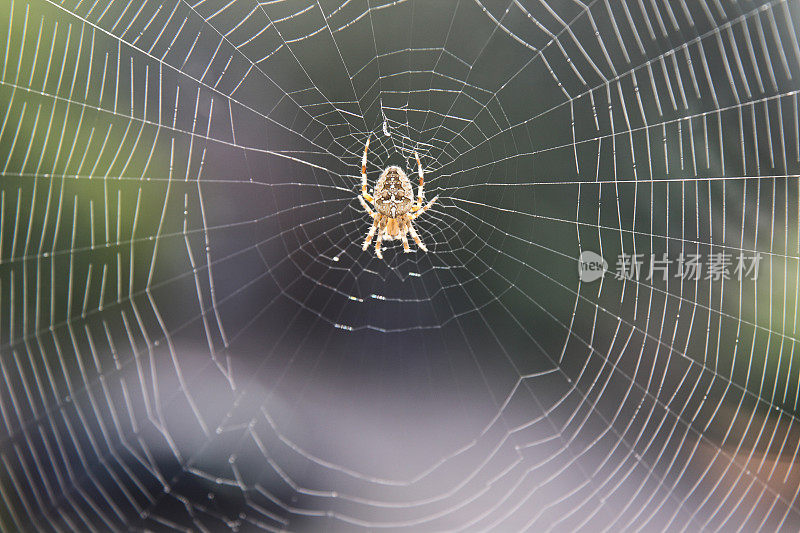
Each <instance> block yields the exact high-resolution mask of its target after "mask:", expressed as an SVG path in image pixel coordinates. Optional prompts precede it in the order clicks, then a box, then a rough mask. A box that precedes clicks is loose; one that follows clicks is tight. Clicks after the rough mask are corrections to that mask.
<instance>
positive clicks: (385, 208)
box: [375, 166, 414, 234]
mask: <svg viewBox="0 0 800 533" xmlns="http://www.w3.org/2000/svg"><path fill="white" fill-rule="evenodd" d="M413 203H414V190H413V188H412V187H411V182H409V181H408V177H407V176H406V173H405V172H403V170H402V169H401V168H399V167H394V166H391V167H387V168H386V170H384V171H383V173H382V174H381V177H380V178H378V182H377V183H376V184H375V207H376V208H377V209H378V211H379V212H380V213H381V214H383V215H386V216H387V217H391V218H394V217H398V216H400V215H404V214H405V213H408V212H409V211H411V206H412V205H413ZM387 234H391V233H389V232H388V231H387Z"/></svg>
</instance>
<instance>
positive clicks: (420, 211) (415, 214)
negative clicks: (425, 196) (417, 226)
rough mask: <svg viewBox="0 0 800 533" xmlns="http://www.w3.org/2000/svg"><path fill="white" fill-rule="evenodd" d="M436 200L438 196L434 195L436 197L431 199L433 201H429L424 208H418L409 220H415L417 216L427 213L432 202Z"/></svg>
mask: <svg viewBox="0 0 800 533" xmlns="http://www.w3.org/2000/svg"><path fill="white" fill-rule="evenodd" d="M438 199H439V195H436V196H434V197H433V200H431V201H430V202H428V204H427V205H426V206H425V207H420V208H419V209H417V210H416V211H415V212H414V214H412V215H411V220H414V219H415V218H417V217H418V216H420V215H421V214H422V213H424V212H425V211H427V210H428V209H430V208H431V206H433V204H434V202H436V200H438Z"/></svg>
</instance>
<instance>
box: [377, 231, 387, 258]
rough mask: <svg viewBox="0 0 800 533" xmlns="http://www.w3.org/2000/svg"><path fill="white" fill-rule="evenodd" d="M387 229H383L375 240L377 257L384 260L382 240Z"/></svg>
mask: <svg viewBox="0 0 800 533" xmlns="http://www.w3.org/2000/svg"><path fill="white" fill-rule="evenodd" d="M384 230H385V228H381V229H379V230H378V236H377V237H376V238H375V255H377V256H378V259H383V253H381V240H382V239H383V232H384Z"/></svg>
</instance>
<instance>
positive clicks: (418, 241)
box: [408, 202, 433, 252]
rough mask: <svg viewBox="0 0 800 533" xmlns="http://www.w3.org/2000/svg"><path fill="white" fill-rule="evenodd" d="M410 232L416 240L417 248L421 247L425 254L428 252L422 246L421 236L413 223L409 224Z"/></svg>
mask: <svg viewBox="0 0 800 533" xmlns="http://www.w3.org/2000/svg"><path fill="white" fill-rule="evenodd" d="M431 203H433V202H431ZM428 205H430V204H428ZM408 231H410V232H411V236H412V237H413V238H414V242H415V243H417V246H419V249H420V250H422V251H423V252H427V251H428V249H427V248H426V247H425V245H424V244H422V241H421V240H420V238H419V235H418V234H417V230H415V229H414V226H413V225H412V224H411V222H409V223H408Z"/></svg>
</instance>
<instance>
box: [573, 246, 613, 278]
mask: <svg viewBox="0 0 800 533" xmlns="http://www.w3.org/2000/svg"><path fill="white" fill-rule="evenodd" d="M606 270H608V263H606V260H605V259H603V257H602V256H600V255H598V254H596V253H594V252H590V251H589V250H586V251H584V252H581V255H580V257H579V258H578V277H580V279H581V281H583V282H584V283H589V282H592V281H596V280H598V279H600V278H602V277H603V274H604V273H605V272H606Z"/></svg>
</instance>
